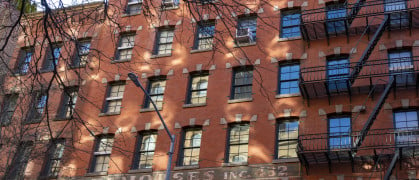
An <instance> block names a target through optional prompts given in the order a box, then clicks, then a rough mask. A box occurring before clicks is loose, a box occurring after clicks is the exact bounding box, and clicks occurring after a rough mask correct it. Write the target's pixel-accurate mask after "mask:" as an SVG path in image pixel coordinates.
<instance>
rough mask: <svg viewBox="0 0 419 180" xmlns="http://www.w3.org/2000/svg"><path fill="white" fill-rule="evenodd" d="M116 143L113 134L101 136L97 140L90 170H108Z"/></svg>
mask: <svg viewBox="0 0 419 180" xmlns="http://www.w3.org/2000/svg"><path fill="white" fill-rule="evenodd" d="M113 143H114V139H113V136H104V135H102V136H99V137H97V140H96V146H95V152H94V153H93V159H92V165H91V167H90V172H107V171H108V167H109V160H110V156H111V152H112V146H113Z"/></svg>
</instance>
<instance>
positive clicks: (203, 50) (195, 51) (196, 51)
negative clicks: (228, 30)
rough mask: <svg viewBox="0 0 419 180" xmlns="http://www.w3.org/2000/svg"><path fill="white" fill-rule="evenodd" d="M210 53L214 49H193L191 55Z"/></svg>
mask: <svg viewBox="0 0 419 180" xmlns="http://www.w3.org/2000/svg"><path fill="white" fill-rule="evenodd" d="M208 51H213V49H212V48H211V49H192V50H191V54H194V53H200V52H208Z"/></svg>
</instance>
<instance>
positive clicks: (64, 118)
mask: <svg viewBox="0 0 419 180" xmlns="http://www.w3.org/2000/svg"><path fill="white" fill-rule="evenodd" d="M67 120H71V117H55V118H54V121H67Z"/></svg>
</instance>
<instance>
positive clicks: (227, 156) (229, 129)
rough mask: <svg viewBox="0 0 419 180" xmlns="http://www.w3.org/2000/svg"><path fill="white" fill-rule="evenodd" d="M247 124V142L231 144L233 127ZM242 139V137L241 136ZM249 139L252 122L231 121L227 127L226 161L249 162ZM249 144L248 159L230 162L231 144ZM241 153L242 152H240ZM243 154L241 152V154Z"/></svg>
mask: <svg viewBox="0 0 419 180" xmlns="http://www.w3.org/2000/svg"><path fill="white" fill-rule="evenodd" d="M244 125H246V126H247V128H248V134H247V135H248V137H247V143H235V144H231V143H230V138H231V130H232V128H234V127H235V126H244ZM239 141H240V138H239ZM249 141H250V122H238V123H229V124H228V128H227V140H226V148H225V155H224V162H225V163H247V162H248V161H249ZM245 144H247V153H246V154H247V156H246V161H245V162H230V156H231V155H230V151H231V150H230V149H231V146H232V145H234V146H239V147H240V145H245ZM239 153H240V152H239ZM240 155H241V154H239V156H240Z"/></svg>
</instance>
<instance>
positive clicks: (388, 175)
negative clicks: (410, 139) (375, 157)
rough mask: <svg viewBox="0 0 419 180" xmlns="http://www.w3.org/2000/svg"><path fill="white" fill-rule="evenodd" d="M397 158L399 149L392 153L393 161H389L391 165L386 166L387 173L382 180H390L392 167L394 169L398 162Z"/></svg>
mask: <svg viewBox="0 0 419 180" xmlns="http://www.w3.org/2000/svg"><path fill="white" fill-rule="evenodd" d="M399 157H400V151H399V149H396V151H395V152H394V156H393V159H392V160H391V163H390V165H389V166H388V169H387V172H386V174H385V175H384V178H383V179H384V180H389V179H390V176H391V173H392V172H393V169H394V167H396V163H397V160H399Z"/></svg>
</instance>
